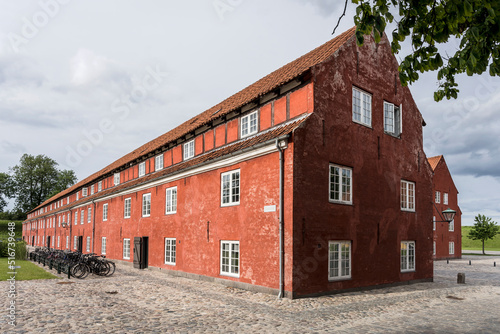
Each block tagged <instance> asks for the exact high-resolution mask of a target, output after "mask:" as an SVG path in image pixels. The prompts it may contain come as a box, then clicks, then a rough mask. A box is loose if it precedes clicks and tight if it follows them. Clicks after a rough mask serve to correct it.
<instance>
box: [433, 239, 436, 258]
mask: <svg viewBox="0 0 500 334" xmlns="http://www.w3.org/2000/svg"><path fill="white" fill-rule="evenodd" d="M432 255H436V242H435V241H433V242H432Z"/></svg>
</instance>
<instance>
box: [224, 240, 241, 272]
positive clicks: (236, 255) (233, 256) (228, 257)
mask: <svg viewBox="0 0 500 334" xmlns="http://www.w3.org/2000/svg"><path fill="white" fill-rule="evenodd" d="M220 274H221V275H226V276H232V277H240V242H239V241H221V245H220Z"/></svg>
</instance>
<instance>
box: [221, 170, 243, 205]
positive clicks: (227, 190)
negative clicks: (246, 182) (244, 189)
mask: <svg viewBox="0 0 500 334" xmlns="http://www.w3.org/2000/svg"><path fill="white" fill-rule="evenodd" d="M220 188H221V205H222V206H230V205H238V204H240V170H239V169H237V170H233V171H230V172H226V173H222V174H221V187H220Z"/></svg>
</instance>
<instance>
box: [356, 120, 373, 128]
mask: <svg viewBox="0 0 500 334" xmlns="http://www.w3.org/2000/svg"><path fill="white" fill-rule="evenodd" d="M352 121H353V123H356V124H359V125H362V126H364V127H367V128H369V129H372V130H373V128H372V125H371V124H366V123H363V122H361V121H356V120H354V119H353V120H352Z"/></svg>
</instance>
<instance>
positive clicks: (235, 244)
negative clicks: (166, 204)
mask: <svg viewBox="0 0 500 334" xmlns="http://www.w3.org/2000/svg"><path fill="white" fill-rule="evenodd" d="M43 243H44V237H42V244H43ZM351 243H352V242H351V241H330V242H329V243H328V278H329V279H331V280H340V279H350V278H351V262H352V256H351V248H352V247H351ZM73 245H74V249H78V236H76V235H75V236H74V241H73ZM106 245H107V241H106V237H101V254H102V255H106ZM176 245H177V242H176V239H175V238H165V257H164V263H165V264H167V265H174V266H175V265H176V253H177V246H176ZM52 246H54V239H52ZM57 247H58V248H59V247H60V237H59V236H58V237H57ZM454 247H455V245H454V243H453V242H450V254H454V249H455V248H454ZM66 248H67V249H69V236H67V237H66ZM90 248H91V238H90V237H87V238H86V251H87V252H90ZM435 253H436V244H435V243H434V254H435ZM400 258H401V262H400V263H401V272H408V271H415V241H402V242H401V256H400ZM123 259H125V260H130V238H124V239H123ZM220 273H221V275H227V276H233V277H239V275H240V243H239V241H226V240H223V241H221V246H220Z"/></svg>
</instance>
